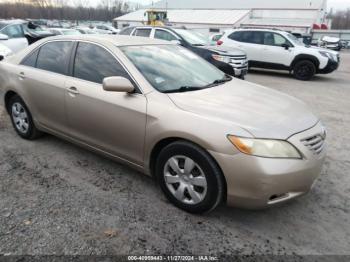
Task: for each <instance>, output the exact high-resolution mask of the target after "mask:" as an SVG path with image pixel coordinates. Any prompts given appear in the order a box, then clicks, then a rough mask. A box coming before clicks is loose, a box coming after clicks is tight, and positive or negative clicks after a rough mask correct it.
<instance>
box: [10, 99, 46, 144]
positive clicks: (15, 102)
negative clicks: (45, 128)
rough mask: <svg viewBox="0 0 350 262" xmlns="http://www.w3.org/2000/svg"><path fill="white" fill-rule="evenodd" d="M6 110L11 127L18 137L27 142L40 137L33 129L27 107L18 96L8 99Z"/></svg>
mask: <svg viewBox="0 0 350 262" xmlns="http://www.w3.org/2000/svg"><path fill="white" fill-rule="evenodd" d="M8 108H9V113H10V117H11V122H12V125H13V127H14V129H15V130H16V132H17V134H18V135H19V136H20V137H22V138H24V139H27V140H34V139H36V138H38V137H40V136H41V135H42V133H41V132H40V131H39V130H38V129H37V128H36V127H35V125H34V121H33V118H32V115H31V113H30V111H29V109H28V107H27V106H26V104H25V103H24V101H23V100H22V99H21V98H20V97H19V96H18V95H15V96H13V97H12V98H11V99H10V101H9V104H8Z"/></svg>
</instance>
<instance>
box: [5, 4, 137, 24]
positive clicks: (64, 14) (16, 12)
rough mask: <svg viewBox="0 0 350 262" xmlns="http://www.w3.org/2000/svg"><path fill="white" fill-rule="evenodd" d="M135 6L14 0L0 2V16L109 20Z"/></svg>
mask: <svg viewBox="0 0 350 262" xmlns="http://www.w3.org/2000/svg"><path fill="white" fill-rule="evenodd" d="M135 8H137V7H136V6H130V4H129V3H128V2H126V1H121V0H101V1H100V3H99V4H98V5H97V6H95V7H92V6H90V1H89V0H25V1H23V0H16V1H12V2H0V18H1V19H10V18H21V19H26V18H31V19H57V20H91V21H111V20H112V19H113V18H116V17H118V16H121V15H124V14H126V13H128V12H130V11H132V10H133V9H135Z"/></svg>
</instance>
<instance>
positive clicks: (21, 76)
mask: <svg viewBox="0 0 350 262" xmlns="http://www.w3.org/2000/svg"><path fill="white" fill-rule="evenodd" d="M18 78H19V80H24V79H25V78H26V76H25V74H24V72H20V73H19V74H18Z"/></svg>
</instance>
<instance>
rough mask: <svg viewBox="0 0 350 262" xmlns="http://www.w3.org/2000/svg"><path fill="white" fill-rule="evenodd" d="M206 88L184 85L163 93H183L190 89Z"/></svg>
mask: <svg viewBox="0 0 350 262" xmlns="http://www.w3.org/2000/svg"><path fill="white" fill-rule="evenodd" d="M204 88H205V87H198V86H182V87H180V88H178V89H172V90H166V91H163V93H183V92H188V91H197V90H201V89H204Z"/></svg>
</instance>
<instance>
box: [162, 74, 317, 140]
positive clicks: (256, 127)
mask: <svg viewBox="0 0 350 262" xmlns="http://www.w3.org/2000/svg"><path fill="white" fill-rule="evenodd" d="M168 95H169V97H170V99H171V100H172V101H173V102H174V103H175V104H176V105H177V106H178V107H179V108H181V109H182V110H185V111H189V112H192V113H195V114H199V115H202V116H205V117H209V118H216V119H218V118H219V119H222V120H224V121H231V122H232V125H235V126H238V127H241V128H243V129H245V130H246V131H248V132H249V133H251V134H252V135H253V136H254V137H257V138H272V139H287V138H289V137H290V136H292V135H294V134H296V133H299V132H301V131H304V130H307V129H309V128H311V127H312V126H314V125H315V124H316V123H317V122H318V121H319V120H318V118H317V117H316V116H315V115H313V114H312V113H311V112H310V111H309V109H308V107H307V106H306V104H304V103H303V102H301V101H300V100H298V99H296V98H293V97H291V96H288V95H286V94H283V93H280V92H277V91H274V90H272V89H269V88H266V87H262V86H259V85H256V84H252V83H249V82H246V81H241V80H236V79H233V80H231V81H230V82H228V83H226V84H224V85H220V86H216V87H212V88H208V89H203V90H200V91H193V92H185V93H171V94H168ZM233 135H234V134H233Z"/></svg>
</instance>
